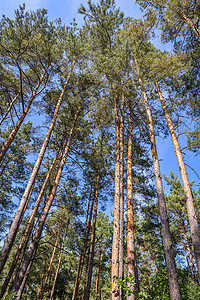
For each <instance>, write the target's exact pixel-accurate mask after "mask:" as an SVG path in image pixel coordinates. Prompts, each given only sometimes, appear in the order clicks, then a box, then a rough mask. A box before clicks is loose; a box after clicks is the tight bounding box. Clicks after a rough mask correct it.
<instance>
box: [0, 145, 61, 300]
mask: <svg viewBox="0 0 200 300" xmlns="http://www.w3.org/2000/svg"><path fill="white" fill-rule="evenodd" d="M59 151H60V147H59V149H58V150H57V152H56V155H55V158H54V160H53V162H52V164H51V166H50V168H49V171H48V173H47V176H46V178H45V181H44V183H43V185H42V188H41V190H40V193H39V196H38V198H37V200H36V202H35V207H34V209H33V211H32V214H31V216H30V219H29V221H28V224H27V227H26V230H25V233H24V235H23V237H22V240H21V242H20V244H19V246H18V248H17V252H16V254H15V258H14V260H13V261H12V264H11V266H10V269H9V273H8V275H7V276H6V279H5V281H4V284H3V286H2V289H1V294H0V297H3V295H4V293H5V291H6V288H7V286H8V284H9V281H10V278H11V276H12V274H13V272H14V269H15V267H16V264H17V262H18V260H19V257H20V254H21V252H22V250H23V252H25V251H26V247H27V244H28V240H29V237H30V235H31V231H32V228H33V223H34V218H35V215H36V213H37V210H38V207H39V205H40V202H41V199H42V196H43V193H44V190H45V188H46V185H47V183H48V180H49V177H50V175H51V172H52V170H53V167H54V165H55V162H56V160H57V158H58V155H59ZM32 188H33V187H32ZM27 204H28V201H27V203H26V205H27ZM19 267H20V266H19ZM16 273H17V272H16ZM10 286H11V287H12V283H11V285H10Z"/></svg>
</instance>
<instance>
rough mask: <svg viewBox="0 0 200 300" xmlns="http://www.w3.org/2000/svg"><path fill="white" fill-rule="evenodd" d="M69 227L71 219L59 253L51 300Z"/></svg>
mask: <svg viewBox="0 0 200 300" xmlns="http://www.w3.org/2000/svg"><path fill="white" fill-rule="evenodd" d="M68 226H69V218H68V222H67V227H66V230H65V234H64V239H63V244H62V247H61V248H60V251H59V254H58V265H57V269H56V274H55V277H54V281H53V286H52V289H51V295H50V298H49V300H51V299H52V298H53V293H54V290H55V286H56V280H57V277H58V272H59V268H60V263H61V259H62V252H63V248H64V242H65V239H66V235H67V229H68ZM40 299H42V298H40Z"/></svg>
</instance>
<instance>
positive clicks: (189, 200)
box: [155, 80, 200, 274]
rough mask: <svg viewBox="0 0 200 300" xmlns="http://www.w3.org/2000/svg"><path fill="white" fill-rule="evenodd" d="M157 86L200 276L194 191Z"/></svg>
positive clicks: (198, 233) (199, 239)
mask: <svg viewBox="0 0 200 300" xmlns="http://www.w3.org/2000/svg"><path fill="white" fill-rule="evenodd" d="M155 84H156V88H157V91H158V95H159V98H160V102H161V105H162V109H163V112H164V115H165V119H166V121H167V124H168V127H169V131H170V134H171V138H172V142H173V145H174V150H175V153H176V157H177V161H178V165H179V169H180V174H181V179H182V183H183V190H184V194H185V197H186V206H187V213H188V220H189V225H190V231H191V237H192V243H193V246H194V255H195V258H196V263H197V268H198V272H199V274H200V230H199V225H198V221H197V216H196V212H195V207H194V200H193V196H192V191H191V187H190V183H189V180H188V175H187V171H186V168H185V163H184V160H183V155H182V152H181V149H180V145H179V142H178V138H177V135H176V132H175V130H174V126H173V123H172V120H171V118H170V116H169V113H168V110H167V107H166V105H165V101H164V98H163V96H162V93H161V91H160V87H159V84H158V82H157V80H155Z"/></svg>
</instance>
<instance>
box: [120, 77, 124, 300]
mask: <svg viewBox="0 0 200 300" xmlns="http://www.w3.org/2000/svg"><path fill="white" fill-rule="evenodd" d="M122 84H123V81H122ZM124 101H125V98H124V92H123V91H122V97H121V109H120V111H121V114H120V234H119V279H121V280H123V279H124ZM123 292H124V291H123V289H120V300H122V299H123V298H124V295H123Z"/></svg>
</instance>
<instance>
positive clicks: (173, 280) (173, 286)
mask: <svg viewBox="0 0 200 300" xmlns="http://www.w3.org/2000/svg"><path fill="white" fill-rule="evenodd" d="M135 63H136V68H137V74H138V81H139V84H140V87H141V91H142V95H143V100H144V105H145V110H146V114H147V120H148V127H149V137H150V141H151V152H152V159H153V167H154V176H155V183H156V191H157V196H158V203H159V210H160V219H161V226H162V235H163V244H164V251H165V259H166V265H167V271H168V280H169V289H170V298H171V300H180V299H181V295H180V290H179V285H178V274H177V270H176V263H175V258H174V249H173V245H172V239H171V233H170V227H169V220H168V216H167V208H166V203H165V197H164V191H163V186H162V179H161V173H160V164H159V160H158V154H157V147H156V140H155V132H154V127H153V118H152V114H151V109H150V106H149V103H148V98H147V95H146V92H145V89H144V85H143V82H142V80H141V78H140V77H139V67H138V65H137V61H136V59H135Z"/></svg>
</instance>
